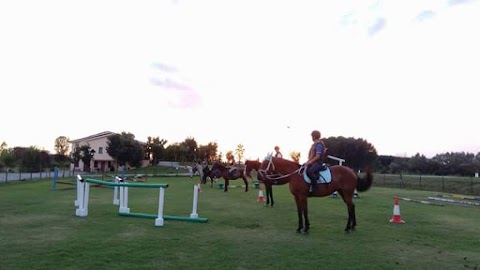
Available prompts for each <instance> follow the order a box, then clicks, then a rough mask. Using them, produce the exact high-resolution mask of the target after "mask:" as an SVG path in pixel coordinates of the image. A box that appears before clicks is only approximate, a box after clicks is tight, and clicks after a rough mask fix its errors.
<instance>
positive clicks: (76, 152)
mask: <svg viewBox="0 0 480 270" xmlns="http://www.w3.org/2000/svg"><path fill="white" fill-rule="evenodd" d="M71 158H72V162H73V170H72V171H73V172H74V173H75V167H78V163H79V162H80V160H81V159H82V153H81V150H80V147H75V150H74V151H73V152H72V157H71Z"/></svg>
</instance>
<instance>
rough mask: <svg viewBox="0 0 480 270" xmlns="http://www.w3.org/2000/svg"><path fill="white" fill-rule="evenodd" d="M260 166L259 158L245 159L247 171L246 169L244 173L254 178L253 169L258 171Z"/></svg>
mask: <svg viewBox="0 0 480 270" xmlns="http://www.w3.org/2000/svg"><path fill="white" fill-rule="evenodd" d="M259 168H260V161H259V160H258V159H257V160H249V159H247V160H246V161H245V171H244V174H245V175H246V176H247V177H249V178H250V179H253V178H252V175H251V173H252V170H256V171H257V172H258V169H259Z"/></svg>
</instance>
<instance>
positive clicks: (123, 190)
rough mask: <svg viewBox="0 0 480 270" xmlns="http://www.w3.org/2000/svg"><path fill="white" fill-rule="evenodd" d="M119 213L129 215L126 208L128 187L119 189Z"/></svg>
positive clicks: (128, 210)
mask: <svg viewBox="0 0 480 270" xmlns="http://www.w3.org/2000/svg"><path fill="white" fill-rule="evenodd" d="M118 212H119V213H130V208H128V187H120V208H119V209H118Z"/></svg>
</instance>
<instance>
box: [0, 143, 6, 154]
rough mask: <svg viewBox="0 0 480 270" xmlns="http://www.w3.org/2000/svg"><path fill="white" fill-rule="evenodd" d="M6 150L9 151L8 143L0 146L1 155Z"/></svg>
mask: <svg viewBox="0 0 480 270" xmlns="http://www.w3.org/2000/svg"><path fill="white" fill-rule="evenodd" d="M6 150H7V143H6V142H2V144H0V155H1V154H2V153H3V151H6Z"/></svg>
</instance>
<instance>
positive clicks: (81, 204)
mask: <svg viewBox="0 0 480 270" xmlns="http://www.w3.org/2000/svg"><path fill="white" fill-rule="evenodd" d="M81 180H82V177H81V176H80V175H77V189H80V190H81V191H80V194H81V196H80V199H79V200H78V208H77V209H76V211H75V215H76V216H79V217H86V216H87V215H88V196H89V191H90V183H88V182H83V181H81ZM79 185H80V186H79ZM78 194H79V193H77V195H78Z"/></svg>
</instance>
